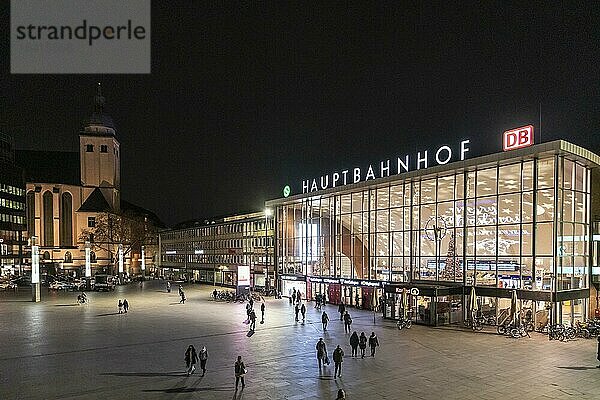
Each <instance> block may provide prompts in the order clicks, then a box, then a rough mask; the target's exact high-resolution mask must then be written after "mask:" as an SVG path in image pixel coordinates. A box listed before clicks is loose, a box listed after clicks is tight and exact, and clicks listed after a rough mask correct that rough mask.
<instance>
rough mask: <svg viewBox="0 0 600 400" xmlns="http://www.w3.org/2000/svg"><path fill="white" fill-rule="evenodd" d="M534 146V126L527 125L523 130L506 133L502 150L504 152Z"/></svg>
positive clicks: (518, 129)
mask: <svg viewBox="0 0 600 400" xmlns="http://www.w3.org/2000/svg"><path fill="white" fill-rule="evenodd" d="M532 144H533V126H532V125H527V126H523V127H521V128H517V129H513V130H510V131H506V132H504V137H503V140H502V148H503V150H504V151H507V150H514V149H520V148H521V147H527V146H531V145H532Z"/></svg>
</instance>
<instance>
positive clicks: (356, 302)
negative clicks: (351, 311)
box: [354, 293, 360, 308]
mask: <svg viewBox="0 0 600 400" xmlns="http://www.w3.org/2000/svg"><path fill="white" fill-rule="evenodd" d="M358 300H360V298H359V297H358V293H356V296H354V307H356V308H360V305H359V304H358V303H359V301H358Z"/></svg>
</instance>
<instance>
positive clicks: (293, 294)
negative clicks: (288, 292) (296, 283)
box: [292, 288, 296, 304]
mask: <svg viewBox="0 0 600 400" xmlns="http://www.w3.org/2000/svg"><path fill="white" fill-rule="evenodd" d="M292 302H293V303H294V304H296V288H294V291H293V292H292Z"/></svg>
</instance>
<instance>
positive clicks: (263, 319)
mask: <svg viewBox="0 0 600 400" xmlns="http://www.w3.org/2000/svg"><path fill="white" fill-rule="evenodd" d="M260 318H261V319H260V323H261V324H264V323H265V302H264V301H263V302H262V304H261V305H260Z"/></svg>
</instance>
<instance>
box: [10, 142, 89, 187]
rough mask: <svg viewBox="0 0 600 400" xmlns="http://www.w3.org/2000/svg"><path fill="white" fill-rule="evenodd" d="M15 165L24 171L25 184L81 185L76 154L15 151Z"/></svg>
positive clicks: (77, 155) (77, 154)
mask: <svg viewBox="0 0 600 400" xmlns="http://www.w3.org/2000/svg"><path fill="white" fill-rule="evenodd" d="M15 164H16V165H18V166H20V167H21V168H23V170H24V171H25V181H26V182H30V183H62V184H65V185H81V176H80V170H79V153H76V152H66V151H36V150H16V151H15Z"/></svg>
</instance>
